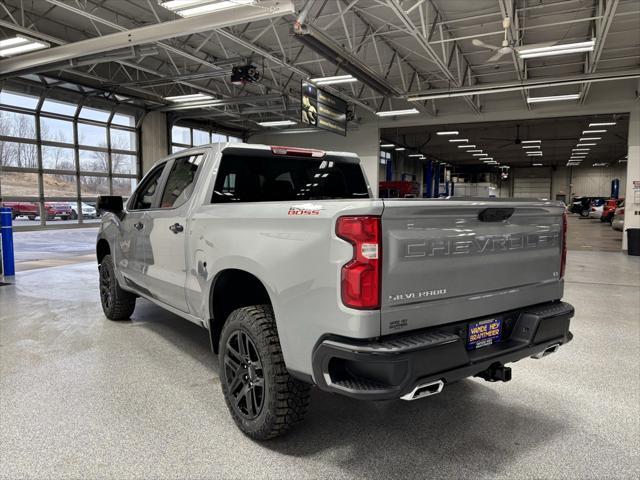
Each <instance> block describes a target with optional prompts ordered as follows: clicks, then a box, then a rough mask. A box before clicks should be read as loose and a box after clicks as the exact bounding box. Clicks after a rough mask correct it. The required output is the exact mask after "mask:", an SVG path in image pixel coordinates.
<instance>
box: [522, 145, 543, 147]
mask: <svg viewBox="0 0 640 480" xmlns="http://www.w3.org/2000/svg"><path fill="white" fill-rule="evenodd" d="M522 148H540V145H523V146H522Z"/></svg>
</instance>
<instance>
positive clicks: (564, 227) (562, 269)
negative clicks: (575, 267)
mask: <svg viewBox="0 0 640 480" xmlns="http://www.w3.org/2000/svg"><path fill="white" fill-rule="evenodd" d="M567 218H568V217H567V212H566V211H565V212H564V213H563V214H562V256H561V257H560V278H564V272H565V270H566V269H567Z"/></svg>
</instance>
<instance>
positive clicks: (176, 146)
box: [171, 125, 244, 153]
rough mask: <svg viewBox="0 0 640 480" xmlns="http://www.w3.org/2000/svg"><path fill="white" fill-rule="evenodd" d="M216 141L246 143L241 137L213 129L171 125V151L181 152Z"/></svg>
mask: <svg viewBox="0 0 640 480" xmlns="http://www.w3.org/2000/svg"><path fill="white" fill-rule="evenodd" d="M216 142H238V143H244V141H243V140H242V139H241V138H239V137H234V136H232V135H226V134H224V133H218V132H215V131H212V130H204V129H200V128H190V127H181V126H179V125H174V126H173V127H171V153H176V152H180V151H182V150H185V149H187V148H191V147H197V146H198V145H206V144H208V143H216Z"/></svg>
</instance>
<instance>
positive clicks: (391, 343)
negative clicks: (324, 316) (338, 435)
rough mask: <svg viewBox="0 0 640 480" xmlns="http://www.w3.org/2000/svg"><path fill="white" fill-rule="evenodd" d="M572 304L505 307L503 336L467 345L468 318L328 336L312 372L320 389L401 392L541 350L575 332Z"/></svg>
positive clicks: (362, 395) (369, 395)
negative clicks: (415, 328) (370, 337)
mask: <svg viewBox="0 0 640 480" xmlns="http://www.w3.org/2000/svg"><path fill="white" fill-rule="evenodd" d="M573 315H574V309H573V307H572V306H571V305H569V304H568V303H564V302H552V303H546V304H542V305H537V306H534V307H528V308H525V309H522V310H517V311H511V312H504V313H501V314H498V315H494V317H500V318H502V319H503V329H504V330H503V341H502V342H500V343H497V344H494V345H490V346H487V347H484V348H480V349H478V350H472V351H468V350H467V349H466V338H467V326H468V324H469V323H470V322H473V321H475V320H478V319H471V320H466V321H464V322H457V323H454V324H449V325H444V326H441V327H436V328H432V329H427V330H422V331H420V332H412V333H411V334H409V335H395V336H392V337H385V338H384V339H379V340H376V341H362V340H355V339H345V338H326V339H325V340H323V341H322V342H320V343H319V344H318V345H317V347H316V349H315V350H314V353H313V373H314V379H315V382H316V384H317V385H318V387H319V388H320V389H322V390H326V391H331V392H336V393H341V394H343V395H347V396H350V397H354V398H359V399H365V400H389V399H396V398H400V397H402V396H404V395H406V394H407V393H409V392H411V391H412V390H413V389H414V388H415V387H416V386H417V385H422V384H425V383H432V382H437V381H440V380H441V381H442V382H444V384H445V385H446V384H447V383H451V382H454V381H457V380H460V379H463V378H466V377H471V376H474V375H477V374H479V373H480V372H484V371H486V370H487V369H489V368H490V367H492V366H495V365H496V364H499V365H505V364H506V363H511V362H516V361H518V360H521V359H523V358H526V357H530V356H533V355H536V354H540V353H541V352H543V351H545V350H546V349H548V348H549V347H551V346H554V345H563V344H565V343H567V342H569V341H571V339H572V338H573V335H572V334H571V332H569V322H570V319H571V318H572V317H573Z"/></svg>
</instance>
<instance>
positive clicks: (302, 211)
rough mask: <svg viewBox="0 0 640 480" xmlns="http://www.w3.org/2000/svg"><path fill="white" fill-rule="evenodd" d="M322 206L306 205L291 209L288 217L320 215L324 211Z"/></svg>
mask: <svg viewBox="0 0 640 480" xmlns="http://www.w3.org/2000/svg"><path fill="white" fill-rule="evenodd" d="M322 208H323V207H322V205H314V204H313V203H305V204H303V205H298V206H295V207H289V212H287V215H290V216H300V215H306V216H309V215H320V210H322Z"/></svg>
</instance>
